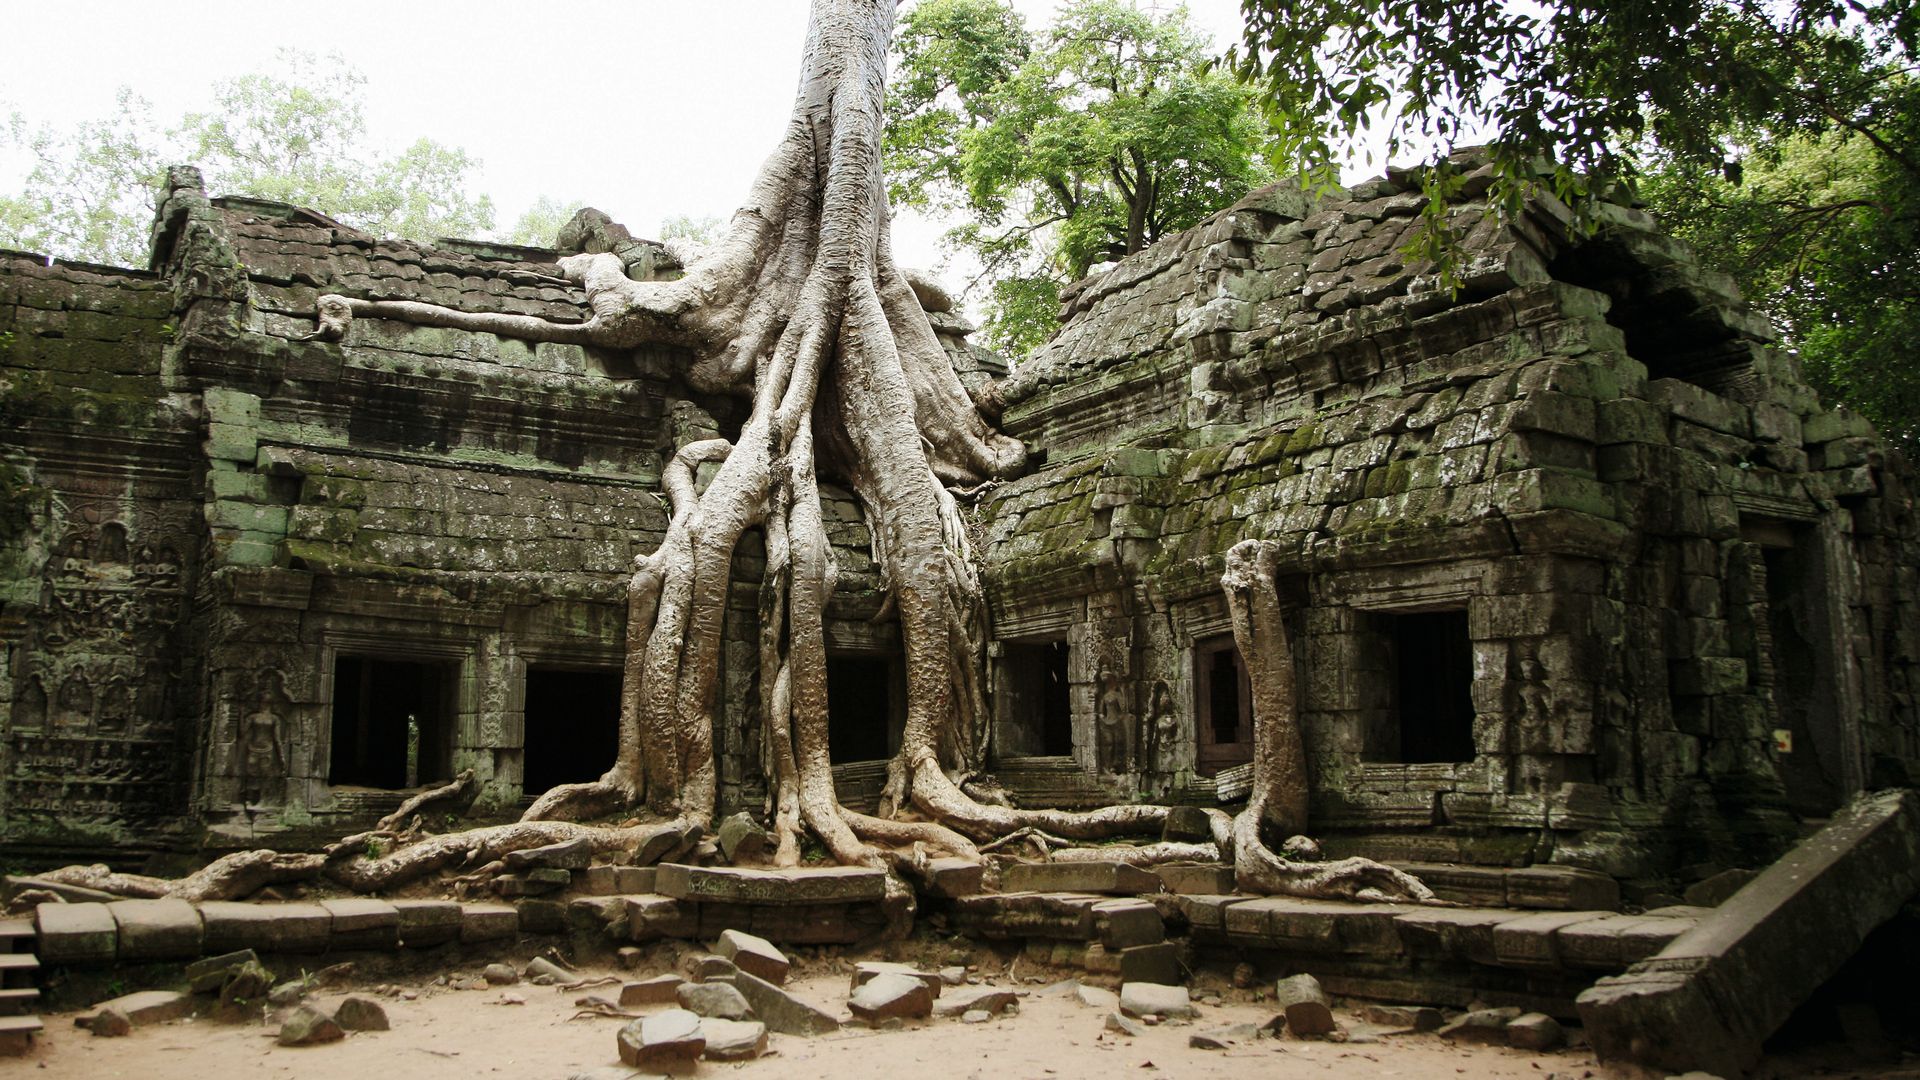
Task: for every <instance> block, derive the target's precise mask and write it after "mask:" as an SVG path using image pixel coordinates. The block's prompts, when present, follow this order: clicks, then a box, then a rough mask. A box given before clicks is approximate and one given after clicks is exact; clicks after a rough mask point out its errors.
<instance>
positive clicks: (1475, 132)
mask: <svg viewBox="0 0 1920 1080" xmlns="http://www.w3.org/2000/svg"><path fill="white" fill-rule="evenodd" d="M1241 8H1242V12H1243V14H1244V15H1245V17H1246V33H1245V38H1244V41H1243V42H1242V43H1241V44H1240V45H1239V46H1238V47H1237V48H1236V49H1235V50H1234V53H1233V54H1232V62H1233V63H1234V65H1235V67H1236V69H1237V70H1238V71H1239V72H1240V73H1241V75H1242V76H1243V77H1245V78H1247V79H1248V80H1249V81H1250V82H1251V84H1252V85H1254V86H1256V87H1257V88H1258V89H1259V90H1260V92H1261V96H1262V99H1263V109H1264V111H1265V113H1266V115H1267V119H1268V122H1269V125H1270V127H1271V130H1272V131H1273V132H1274V135H1275V138H1276V139H1277V145H1276V147H1275V154H1276V159H1277V160H1296V161H1299V162H1302V163H1304V165H1303V169H1304V171H1305V173H1306V174H1307V175H1308V176H1309V177H1310V178H1312V179H1317V180H1328V179H1331V178H1332V177H1333V176H1334V174H1335V172H1336V170H1337V168H1338V166H1339V164H1340V163H1342V162H1343V161H1347V160H1350V159H1351V158H1353V157H1354V156H1355V155H1356V154H1357V153H1359V152H1361V151H1364V150H1367V149H1376V150H1378V149H1384V151H1385V152H1386V154H1387V156H1388V157H1389V158H1390V159H1394V158H1399V157H1403V156H1405V154H1406V153H1407V152H1409V151H1415V150H1417V151H1419V152H1420V153H1422V154H1423V155H1425V159H1426V160H1427V161H1429V162H1431V163H1432V165H1431V166H1430V168H1429V170H1428V173H1427V182H1428V190H1429V191H1437V190H1441V189H1442V188H1444V186H1445V185H1446V184H1447V183H1448V182H1449V181H1450V176H1449V173H1450V170H1449V169H1448V167H1447V165H1446V160H1445V159H1446V156H1447V155H1448V154H1449V153H1450V152H1451V151H1452V150H1454V149H1456V148H1457V147H1459V146H1461V145H1465V144H1473V143H1481V142H1490V143H1491V144H1492V148H1493V151H1494V158H1495V162H1496V164H1497V166H1498V168H1499V173H1500V179H1499V182H1498V183H1497V184H1496V186H1495V188H1494V191H1493V193H1492V194H1493V197H1494V202H1495V205H1496V207H1497V208H1499V209H1500V210H1502V211H1505V212H1511V211H1513V210H1514V209H1515V208H1517V207H1518V205H1519V203H1520V201H1521V200H1522V199H1523V198H1525V197H1526V196H1527V195H1528V194H1529V193H1530V192H1531V191H1532V190H1534V189H1535V187H1536V185H1540V184H1544V185H1545V186H1547V187H1548V188H1550V189H1551V190H1553V191H1554V192H1555V193H1556V194H1558V195H1560V196H1561V197H1563V198H1565V199H1567V200H1568V202H1569V203H1571V204H1572V205H1573V208H1574V210H1575V212H1576V215H1578V216H1577V218H1576V222H1577V223H1578V224H1580V225H1586V224H1588V223H1589V222H1590V221H1591V218H1590V217H1589V216H1588V215H1587V214H1586V213H1585V211H1586V210H1587V209H1588V208H1589V207H1590V206H1591V203H1590V201H1589V200H1588V199H1587V196H1588V195H1589V193H1591V192H1593V191H1596V190H1598V186H1599V185H1612V184H1614V183H1616V182H1619V181H1632V180H1635V179H1636V178H1639V177H1640V176H1641V174H1643V173H1649V175H1647V176H1646V181H1647V183H1646V191H1647V193H1648V194H1649V195H1650V196H1651V197H1653V198H1654V200H1655V201H1656V203H1657V204H1659V208H1660V209H1662V210H1665V211H1666V214H1665V217H1666V219H1667V221H1668V222H1669V224H1671V225H1673V226H1674V227H1676V228H1678V229H1680V230H1681V231H1682V232H1684V233H1686V234H1688V235H1689V236H1690V237H1691V238H1692V239H1694V240H1696V241H1697V242H1699V243H1701V245H1702V247H1703V249H1704V250H1705V251H1706V252H1707V254H1708V257H1709V259H1710V260H1711V259H1718V260H1721V261H1722V263H1723V265H1724V266H1725V267H1726V268H1727V269H1729V270H1731V271H1733V272H1735V273H1736V274H1737V276H1739V277H1740V279H1741V280H1742V283H1743V284H1744V285H1746V287H1747V290H1748V293H1749V295H1750V296H1751V297H1753V298H1754V299H1755V300H1756V301H1757V302H1758V303H1760V305H1761V306H1763V307H1765V308H1767V309H1768V310H1769V311H1771V312H1772V313H1773V314H1774V315H1776V316H1777V317H1779V318H1780V319H1781V320H1782V323H1783V326H1784V328H1785V329H1786V331H1787V335H1788V343H1789V344H1790V345H1792V346H1795V347H1798V348H1800V349H1802V350H1803V351H1804V352H1805V353H1806V356H1807V358H1808V365H1809V369H1810V371H1811V373H1812V374H1813V376H1814V378H1815V381H1816V382H1817V383H1819V384H1820V386H1821V388H1822V389H1823V390H1825V391H1826V393H1827V396H1828V398H1829V399H1830V400H1839V401H1845V402H1848V403H1851V404H1855V405H1858V406H1859V407H1860V408H1861V409H1862V410H1863V411H1865V412H1867V413H1868V414H1869V415H1871V416H1873V417H1874V418H1875V419H1876V420H1878V421H1880V423H1881V424H1882V426H1883V427H1886V428H1888V429H1889V433H1890V434H1896V433H1899V432H1903V431H1904V432H1907V433H1911V432H1912V431H1913V428H1914V417H1915V416H1916V415H1920V414H1916V412H1915V411H1914V409H1913V402H1914V396H1915V395H1914V391H1913V389H1912V387H1911V383H1912V381H1913V377H1912V375H1911V374H1910V368H1911V366H1912V365H1911V362H1910V361H1909V360H1908V358H1907V356H1906V349H1907V344H1906V343H1907V342H1909V341H1911V340H1913V338H1912V334H1911V330H1912V329H1913V328H1914V327H1915V325H1916V323H1915V319H1914V315H1913V313H1912V311H1911V307H1912V300H1911V298H1910V297H1909V295H1908V294H1909V293H1910V292H1911V291H1912V289H1913V287H1914V278H1913V277H1912V273H1911V271H1912V269H1913V267H1912V262H1913V243H1912V240H1913V232H1914V224H1913V216H1912V209H1913V207H1912V203H1911V201H1910V200H1909V199H1907V198H1905V197H1904V194H1903V193H1904V191H1906V190H1908V189H1911V188H1912V187H1913V186H1914V185H1915V184H1916V183H1920V142H1917V141H1916V140H1915V138H1914V134H1915V125H1914V124H1913V108H1912V100H1911V99H1912V97H1913V91H1912V87H1911V79H1910V78H1909V75H1908V73H1909V72H1910V70H1911V68H1912V59H1913V52H1914V42H1915V35H1916V28H1917V26H1920V23H1916V19H1915V15H1914V10H1913V7H1912V5H1911V3H1910V2H1909V0H1780V2H1777V3H1761V2H1759V0H1546V2H1544V3H1535V2H1527V3H1519V2H1515V0H1456V2H1452V3H1447V4H1435V3H1431V2H1429V0H1314V2H1313V3H1311V4H1299V3H1294V2H1292V0H1242V3H1241ZM1742 179H1745V181H1746V183H1745V184H1742V183H1740V181H1741V180H1742ZM1428 221H1429V223H1430V225H1431V226H1432V227H1431V228H1430V229H1429V230H1427V232H1426V234H1425V235H1424V236H1423V237H1422V241H1421V244H1420V245H1419V246H1420V248H1421V249H1422V250H1419V251H1417V252H1415V253H1416V254H1426V255H1432V256H1435V257H1437V258H1440V259H1441V260H1442V261H1443V264H1444V261H1445V260H1446V259H1447V258H1448V257H1449V256H1450V255H1452V254H1454V253H1456V252H1457V248H1456V247H1455V246H1454V244H1455V241H1456V240H1457V237H1455V236H1452V235H1449V234H1447V233H1446V231H1445V229H1444V228H1443V227H1442V226H1441V225H1440V223H1439V218H1438V216H1437V215H1434V216H1430V217H1429V219H1428Z"/></svg>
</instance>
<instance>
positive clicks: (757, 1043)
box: [700, 1017, 767, 1061]
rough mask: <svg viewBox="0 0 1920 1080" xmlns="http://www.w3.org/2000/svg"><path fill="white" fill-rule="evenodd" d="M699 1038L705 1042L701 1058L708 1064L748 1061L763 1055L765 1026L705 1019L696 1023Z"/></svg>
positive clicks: (758, 1023)
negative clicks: (698, 1027)
mask: <svg viewBox="0 0 1920 1080" xmlns="http://www.w3.org/2000/svg"><path fill="white" fill-rule="evenodd" d="M700 1034H701V1036H702V1037H703V1038H705V1039H706V1040H707V1048H706V1050H705V1052H704V1053H703V1055H702V1056H703V1057H705V1058H706V1059H707V1060H708V1061H750V1060H752V1059H754V1058H757V1057H759V1056H760V1055H761V1054H764V1053H766V1052H767V1025H765V1024H763V1023H761V1022H760V1021H758V1020H722V1019H719V1018H717V1017H707V1018H703V1019H702V1020H701V1021H700Z"/></svg>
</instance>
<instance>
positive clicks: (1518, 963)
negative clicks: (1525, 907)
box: [1493, 911, 1608, 970]
mask: <svg viewBox="0 0 1920 1080" xmlns="http://www.w3.org/2000/svg"><path fill="white" fill-rule="evenodd" d="M1607 914H1608V913H1607V912H1604V911H1552V912H1544V913H1542V914H1539V915H1524V916H1522V917H1520V918H1517V919H1512V920H1509V921H1507V922H1503V923H1501V924H1500V925H1498V926H1496V927H1494V928H1493V954H1494V958H1495V959H1496V960H1498V961H1499V962H1500V963H1501V965H1503V966H1505V967H1517V968H1536V969H1541V970H1551V969H1554V968H1558V967H1560V966H1561V963H1562V962H1561V959H1560V946H1559V939H1558V934H1559V932H1560V931H1561V930H1562V929H1565V928H1566V927H1569V926H1577V925H1579V924H1580V923H1583V922H1591V921H1593V920H1595V919H1603V918H1606V917H1607Z"/></svg>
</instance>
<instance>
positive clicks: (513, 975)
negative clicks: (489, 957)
mask: <svg viewBox="0 0 1920 1080" xmlns="http://www.w3.org/2000/svg"><path fill="white" fill-rule="evenodd" d="M480 977H481V978H483V979H485V980H487V984H488V985H490V986H512V985H513V984H514V983H517V982H519V981H520V973H519V972H517V971H515V970H513V965H512V964H488V965H487V966H486V967H485V968H483V969H481V971H480Z"/></svg>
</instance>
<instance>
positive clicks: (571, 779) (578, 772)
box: [521, 665, 620, 795]
mask: <svg viewBox="0 0 1920 1080" xmlns="http://www.w3.org/2000/svg"><path fill="white" fill-rule="evenodd" d="M525 715H526V728H525V730H526V751H525V757H524V759H523V769H524V779H523V780H522V782H521V791H522V793H523V794H526V795H538V794H540V793H542V792H544V791H546V790H547V789H549V788H553V787H558V786H559V785H561V784H576V783H584V782H586V781H589V780H598V779H599V778H600V776H601V774H603V773H605V772H606V771H607V769H608V767H610V766H611V765H612V764H613V759H614V756H615V755H616V754H618V753H619V750H620V672H619V671H617V670H612V671H610V670H598V669H580V668H564V667H548V666H544V665H529V666H528V668H527V697H526V714H525Z"/></svg>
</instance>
